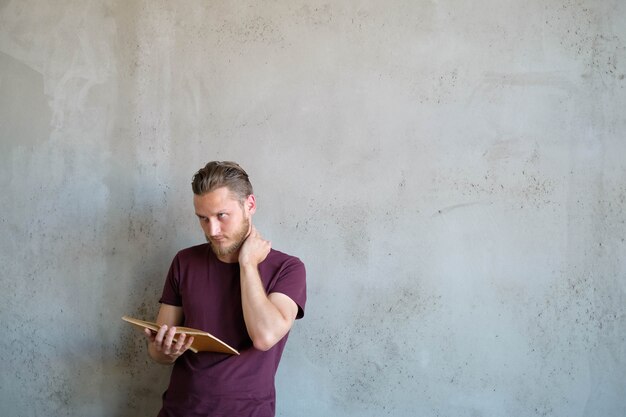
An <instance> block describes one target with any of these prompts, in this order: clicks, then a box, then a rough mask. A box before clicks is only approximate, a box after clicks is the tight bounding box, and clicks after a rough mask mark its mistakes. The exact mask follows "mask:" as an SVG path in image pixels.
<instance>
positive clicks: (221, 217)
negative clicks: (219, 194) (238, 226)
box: [217, 213, 226, 219]
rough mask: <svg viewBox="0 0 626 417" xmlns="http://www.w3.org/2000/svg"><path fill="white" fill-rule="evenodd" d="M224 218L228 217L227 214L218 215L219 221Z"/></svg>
mask: <svg viewBox="0 0 626 417" xmlns="http://www.w3.org/2000/svg"><path fill="white" fill-rule="evenodd" d="M224 217H226V213H218V214H217V218H218V219H223V218H224Z"/></svg>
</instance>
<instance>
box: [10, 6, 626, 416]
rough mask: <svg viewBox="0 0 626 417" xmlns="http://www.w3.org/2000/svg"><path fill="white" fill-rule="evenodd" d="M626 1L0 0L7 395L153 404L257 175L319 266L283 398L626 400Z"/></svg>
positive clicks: (329, 408) (15, 402) (357, 404)
mask: <svg viewBox="0 0 626 417" xmlns="http://www.w3.org/2000/svg"><path fill="white" fill-rule="evenodd" d="M625 21H626V3H625V2H623V1H619V0H614V1H593V0H586V1H585V0H582V1H570V0H555V1H536V0H533V1H521V0H518V1H513V0H508V1H500V0H498V1H495V0H491V1H490V0H478V1H472V2H469V1H468V2H462V1H450V0H444V1H426V0H418V1H392V2H371V1H370V2H355V1H352V2H311V1H299V0H297V1H270V2H229V1H212V2H207V1H184V2H168V1H122V0H119V1H105V2H97V1H73V2H72V1H55V2H52V1H49V2H42V1H34V0H30V1H23V0H15V1H6V0H5V1H1V2H0V138H1V142H0V146H1V148H0V187H1V190H2V199H1V200H2V210H1V212H0V234H1V236H2V238H1V240H0V242H1V243H0V256H1V258H0V262H1V264H2V275H1V277H2V278H1V279H2V292H1V295H0V315H1V322H2V327H3V329H2V330H3V334H4V336H3V337H2V338H1V339H0V352H1V356H0V357H1V360H2V365H1V369H2V371H1V372H0V407H1V414H2V416H107V417H108V416H120V417H121V416H143V415H146V416H147V415H154V414H155V412H156V410H157V409H158V407H159V402H160V394H161V393H162V392H163V390H164V388H165V384H166V383H167V378H168V369H167V368H164V367H160V366H157V365H153V364H152V363H150V362H149V361H148V360H147V358H146V356H145V352H144V344H143V341H142V339H141V337H140V336H139V335H138V334H137V333H134V332H133V331H132V330H131V329H130V328H129V327H127V326H125V325H124V324H123V323H122V322H121V320H120V317H121V316H122V315H123V314H131V315H135V316H140V317H146V318H150V317H153V316H154V314H155V312H156V310H157V308H158V305H157V300H158V296H159V294H160V291H161V288H162V283H163V279H164V276H165V273H166V271H167V268H168V266H169V263H170V260H171V258H172V257H173V255H174V254H175V253H176V251H177V250H178V249H180V248H183V247H185V246H189V245H192V244H195V243H198V242H201V241H202V235H201V232H200V229H199V227H198V226H197V224H196V221H195V220H194V216H193V212H192V206H191V191H190V187H189V182H190V178H191V175H192V174H193V172H194V171H195V170H196V169H197V168H199V167H200V166H201V165H202V164H203V163H205V162H206V161H208V160H212V159H232V160H236V161H239V162H240V163H241V164H242V165H243V166H244V167H246V169H247V170H248V171H249V173H250V174H251V177H252V180H253V183H254V185H255V187H256V191H257V195H258V203H259V211H258V212H257V215H256V221H257V225H258V227H259V229H260V230H261V231H262V232H263V233H264V234H265V235H266V236H268V237H269V238H270V239H271V240H272V241H273V244H274V247H276V248H278V249H282V250H285V251H287V252H290V253H293V254H297V255H299V256H300V257H301V258H302V259H303V260H304V261H305V263H306V264H307V267H308V284H309V301H308V305H307V315H306V317H305V319H304V320H302V321H300V322H298V323H297V324H296V326H295V328H294V330H293V332H292V335H291V339H290V343H289V344H288V345H287V349H286V352H285V355H284V359H283V362H282V364H281V368H280V369H279V372H278V376H277V387H278V415H279V416H359V417H361V416H372V417H379V416H385V415H389V416H417V415H420V416H432V417H435V416H453V417H462V416H474V417H475V416H493V417H501V416H516V417H527V416H562V417H576V416H598V417H610V416H614V417H618V416H620V417H622V416H624V415H626V383H625V381H626V379H625V378H624V375H626V343H625V335H626V309H625V305H626V304H625V301H626V257H625V256H624V251H625V249H626V243H625V242H624V238H625V235H626V224H625V214H626V213H625V204H626V202H625V200H626V171H625V168H626V162H625V157H626V140H625V139H626V138H625V137H624V131H625V130H626V118H625V117H624V114H625V113H624V109H625V108H626V80H625V79H624V75H625V74H626V24H624V22H625Z"/></svg>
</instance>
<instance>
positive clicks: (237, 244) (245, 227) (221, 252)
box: [205, 218, 250, 257]
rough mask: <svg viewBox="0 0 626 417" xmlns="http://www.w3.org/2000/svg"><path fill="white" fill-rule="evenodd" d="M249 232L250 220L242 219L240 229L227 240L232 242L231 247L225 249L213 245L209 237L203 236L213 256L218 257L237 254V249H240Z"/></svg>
mask: <svg viewBox="0 0 626 417" xmlns="http://www.w3.org/2000/svg"><path fill="white" fill-rule="evenodd" d="M249 230H250V219H249V218H244V219H243V221H242V222H241V228H239V230H237V231H235V233H234V234H233V235H232V237H230V238H229V240H232V241H234V243H233V244H232V245H230V246H226V247H225V246H220V245H218V244H215V243H213V241H212V240H211V238H210V237H209V236H206V235H205V238H206V240H207V242H209V244H210V245H211V249H212V250H213V253H215V255H217V256H218V257H223V256H229V255H232V254H233V253H235V252H237V251H238V250H239V248H241V245H243V242H244V241H245V240H246V238H247V237H248V231H249Z"/></svg>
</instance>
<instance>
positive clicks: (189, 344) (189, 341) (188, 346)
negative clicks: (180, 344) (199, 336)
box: [185, 336, 193, 350]
mask: <svg viewBox="0 0 626 417" xmlns="http://www.w3.org/2000/svg"><path fill="white" fill-rule="evenodd" d="M192 343H193V336H191V337H190V338H189V340H187V343H186V344H185V350H187V349H189V348H190V347H191V345H192Z"/></svg>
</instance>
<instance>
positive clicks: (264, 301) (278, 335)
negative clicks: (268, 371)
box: [240, 264, 293, 351]
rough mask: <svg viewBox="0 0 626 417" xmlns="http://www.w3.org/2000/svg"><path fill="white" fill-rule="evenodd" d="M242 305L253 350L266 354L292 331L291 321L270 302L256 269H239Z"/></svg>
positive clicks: (252, 266)
mask: <svg viewBox="0 0 626 417" xmlns="http://www.w3.org/2000/svg"><path fill="white" fill-rule="evenodd" d="M240 276H241V304H242V308H243V318H244V321H245V323H246V329H247V330H248V335H249V336H250V339H252V343H253V344H254V347H255V348H256V349H259V350H263V351H265V350H269V349H270V348H271V347H272V346H274V345H275V344H276V343H277V342H278V341H279V340H280V339H282V338H283V337H284V336H285V334H287V332H288V331H289V329H290V328H291V324H292V323H293V319H292V318H290V317H285V315H283V314H282V313H281V311H280V310H279V309H278V308H277V307H276V306H275V305H274V304H273V303H272V302H271V301H270V299H269V298H268V296H267V294H266V293H265V288H263V284H262V282H261V277H260V276H259V270H258V268H257V266H256V265H243V264H242V265H240Z"/></svg>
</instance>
